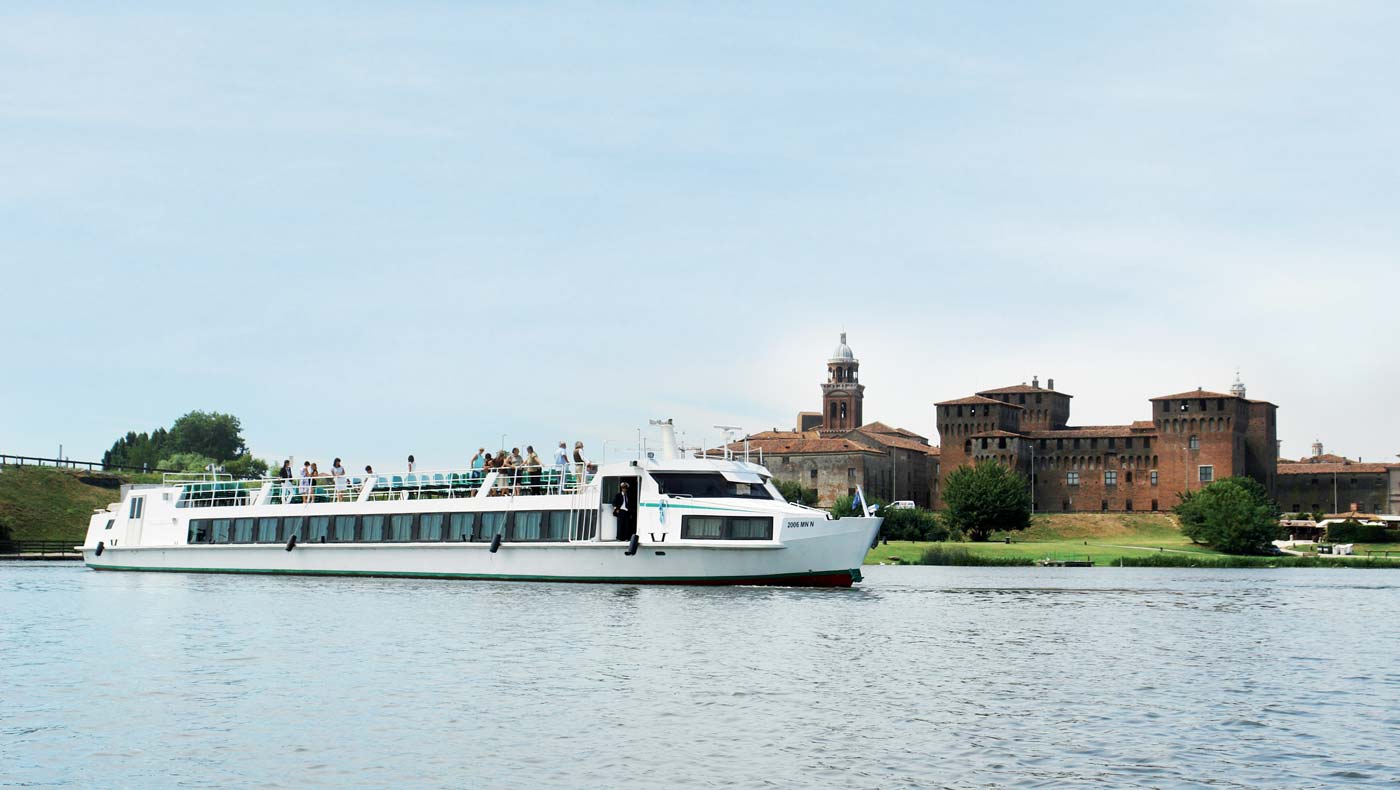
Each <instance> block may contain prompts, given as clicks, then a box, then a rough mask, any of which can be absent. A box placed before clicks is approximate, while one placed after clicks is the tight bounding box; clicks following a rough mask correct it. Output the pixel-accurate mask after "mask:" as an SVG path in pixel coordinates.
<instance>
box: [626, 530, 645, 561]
mask: <svg viewBox="0 0 1400 790" xmlns="http://www.w3.org/2000/svg"><path fill="white" fill-rule="evenodd" d="M641 542H642V541H641V539H640V538H638V537H637V536H636V535H633V536H632V539H631V540H629V541H627V551H626V552H624V553H625V554H626V555H627V556H629V557H631V556H632V555H634V554H636V553H637V546H638V544H640V543H641Z"/></svg>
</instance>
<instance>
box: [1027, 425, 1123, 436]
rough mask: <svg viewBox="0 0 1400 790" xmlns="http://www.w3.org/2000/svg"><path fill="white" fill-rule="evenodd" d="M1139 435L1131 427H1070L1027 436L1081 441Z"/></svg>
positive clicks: (1031, 433)
mask: <svg viewBox="0 0 1400 790" xmlns="http://www.w3.org/2000/svg"><path fill="white" fill-rule="evenodd" d="M1141 433H1142V431H1141V429H1138V430H1135V429H1134V428H1133V426H1131V425H1080V426H1073V425H1071V426H1068V427H1065V428H1056V429H1054V430H1050V431H1030V432H1029V435H1030V437H1031V438H1032V439H1082V438H1100V437H1112V438H1119V437H1132V436H1136V435H1141Z"/></svg>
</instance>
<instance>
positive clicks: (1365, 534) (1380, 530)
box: [1327, 519, 1395, 543]
mask: <svg viewBox="0 0 1400 790" xmlns="http://www.w3.org/2000/svg"><path fill="white" fill-rule="evenodd" d="M1327 539H1328V540H1330V541H1332V542H1333V543H1391V542H1393V541H1394V540H1395V533H1392V532H1390V531H1389V530H1387V529H1386V528H1385V525H1383V524H1362V523H1361V522H1360V521H1356V520H1354V519H1347V520H1346V521H1343V522H1342V523H1340V524H1328V525H1327Z"/></svg>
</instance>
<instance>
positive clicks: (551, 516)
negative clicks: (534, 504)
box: [544, 510, 569, 540]
mask: <svg viewBox="0 0 1400 790" xmlns="http://www.w3.org/2000/svg"><path fill="white" fill-rule="evenodd" d="M545 517H546V519H547V521H548V523H547V524H546V525H545V536H544V539H545V540H568V539H569V511H567V510H551V511H550V512H548V513H546V514H545Z"/></svg>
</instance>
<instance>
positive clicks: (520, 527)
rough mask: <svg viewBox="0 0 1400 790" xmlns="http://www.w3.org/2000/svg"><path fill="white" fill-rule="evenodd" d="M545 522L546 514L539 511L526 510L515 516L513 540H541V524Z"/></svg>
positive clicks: (511, 532)
mask: <svg viewBox="0 0 1400 790" xmlns="http://www.w3.org/2000/svg"><path fill="white" fill-rule="evenodd" d="M542 521H544V513H542V512H541V511H538V510H525V511H521V512H518V513H516V514H515V516H514V518H513V520H512V524H511V530H510V539H511V540H539V539H540V538H541V537H542V535H541V534H540V532H541V530H540V523H541V522H542Z"/></svg>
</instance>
